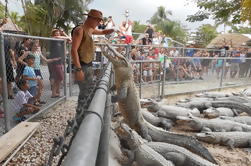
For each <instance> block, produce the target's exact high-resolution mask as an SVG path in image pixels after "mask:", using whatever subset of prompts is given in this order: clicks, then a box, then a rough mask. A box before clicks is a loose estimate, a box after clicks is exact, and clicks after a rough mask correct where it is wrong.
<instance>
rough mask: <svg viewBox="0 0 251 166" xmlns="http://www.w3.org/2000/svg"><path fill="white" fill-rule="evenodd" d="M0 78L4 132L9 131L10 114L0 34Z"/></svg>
mask: <svg viewBox="0 0 251 166" xmlns="http://www.w3.org/2000/svg"><path fill="white" fill-rule="evenodd" d="M0 69H1V70H0V76H1V77H2V88H3V93H2V96H3V109H4V116H5V118H4V121H5V132H7V131H9V130H10V129H11V125H10V112H9V107H8V104H9V103H8V89H7V76H6V66H5V53H4V35H3V34H2V33H0Z"/></svg>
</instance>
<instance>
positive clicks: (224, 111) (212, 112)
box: [203, 107, 238, 119]
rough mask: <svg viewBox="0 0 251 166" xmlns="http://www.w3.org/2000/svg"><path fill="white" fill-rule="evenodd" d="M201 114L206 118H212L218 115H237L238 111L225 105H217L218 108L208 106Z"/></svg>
mask: <svg viewBox="0 0 251 166" xmlns="http://www.w3.org/2000/svg"><path fill="white" fill-rule="evenodd" d="M203 114H204V116H205V117H206V118H209V119H212V118H217V117H219V116H229V117H233V116H237V115H238V113H237V112H236V111H235V110H232V109H230V108H225V107H219V108H208V109H206V110H204V111H203Z"/></svg>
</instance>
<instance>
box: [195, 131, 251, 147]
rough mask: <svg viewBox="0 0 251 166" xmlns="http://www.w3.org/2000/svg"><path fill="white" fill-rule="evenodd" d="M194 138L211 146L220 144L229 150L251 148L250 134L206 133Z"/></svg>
mask: <svg viewBox="0 0 251 166" xmlns="http://www.w3.org/2000/svg"><path fill="white" fill-rule="evenodd" d="M196 138H197V139H199V140H201V141H204V142H207V143H211V144H220V145H225V146H229V147H230V148H232V149H233V148H247V147H251V133H250V132H206V133H198V134H196Z"/></svg>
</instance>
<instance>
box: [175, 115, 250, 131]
mask: <svg viewBox="0 0 251 166" xmlns="http://www.w3.org/2000/svg"><path fill="white" fill-rule="evenodd" d="M177 119H179V121H178V123H182V124H186V125H187V126H189V127H190V128H191V129H193V130H195V131H202V132H205V131H217V132H220V131H245V132H250V131H251V126H249V125H246V124H242V123H238V122H234V121H231V120H222V119H219V118H218V119H209V120H208V119H202V118H198V117H194V116H193V115H191V114H190V116H188V117H181V116H180V117H177Z"/></svg>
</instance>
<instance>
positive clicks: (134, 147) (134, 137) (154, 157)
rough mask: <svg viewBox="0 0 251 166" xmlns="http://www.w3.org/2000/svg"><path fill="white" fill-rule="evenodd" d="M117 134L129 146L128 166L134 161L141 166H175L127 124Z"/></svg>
mask: <svg viewBox="0 0 251 166" xmlns="http://www.w3.org/2000/svg"><path fill="white" fill-rule="evenodd" d="M116 132H117V134H118V136H119V138H120V139H121V140H122V141H123V142H126V145H127V146H129V150H130V151H127V153H128V159H129V161H128V164H127V165H128V166H131V165H132V163H133V162H134V161H135V162H136V163H137V164H138V165H139V166H150V165H152V166H174V165H173V163H172V162H171V161H169V160H166V159H165V158H164V157H163V156H162V155H161V154H159V153H158V152H156V151H154V150H153V149H152V148H150V147H149V146H148V145H146V144H145V142H144V140H143V139H142V138H141V137H140V136H139V135H138V133H137V132H136V131H134V130H132V129H131V128H130V127H129V126H127V125H126V124H121V125H120V128H118V129H116Z"/></svg>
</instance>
